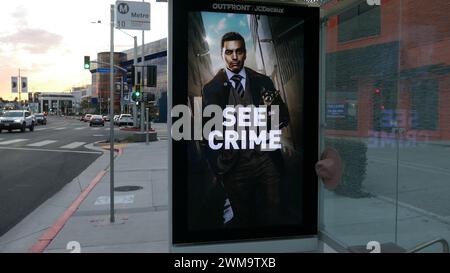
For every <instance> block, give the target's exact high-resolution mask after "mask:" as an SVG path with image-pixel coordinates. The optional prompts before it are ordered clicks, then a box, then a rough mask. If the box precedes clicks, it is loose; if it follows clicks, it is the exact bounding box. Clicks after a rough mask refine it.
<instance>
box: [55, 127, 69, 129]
mask: <svg viewBox="0 0 450 273" xmlns="http://www.w3.org/2000/svg"><path fill="white" fill-rule="evenodd" d="M66 128H67V127H59V128H55V130H64V129H66Z"/></svg>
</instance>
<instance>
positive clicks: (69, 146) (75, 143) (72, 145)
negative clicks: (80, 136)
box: [59, 142, 86, 149]
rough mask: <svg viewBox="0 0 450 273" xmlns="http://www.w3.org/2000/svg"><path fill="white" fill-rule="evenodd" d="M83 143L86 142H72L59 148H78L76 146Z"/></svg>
mask: <svg viewBox="0 0 450 273" xmlns="http://www.w3.org/2000/svg"><path fill="white" fill-rule="evenodd" d="M84 144H86V142H72V143H70V144H67V145H64V146H61V147H59V148H61V149H75V148H78V147H80V146H82V145H84Z"/></svg>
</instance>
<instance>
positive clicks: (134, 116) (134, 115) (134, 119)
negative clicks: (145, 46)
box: [133, 36, 138, 128]
mask: <svg viewBox="0 0 450 273" xmlns="http://www.w3.org/2000/svg"><path fill="white" fill-rule="evenodd" d="M133 38H134V61H133V65H134V68H135V71H136V65H137V58H138V57H137V54H138V52H137V36H134V37H133ZM134 82H135V84H136V83H137V73H134ZM133 88H134V86H133ZM133 123H134V124H133V125H134V128H137V127H138V123H137V107H136V103H133Z"/></svg>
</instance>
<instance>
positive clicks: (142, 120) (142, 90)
mask: <svg viewBox="0 0 450 273" xmlns="http://www.w3.org/2000/svg"><path fill="white" fill-rule="evenodd" d="M142 2H144V0H142ZM144 45H145V41H144V31H142V57H141V65H142V70H141V82H140V83H141V132H144V101H143V100H142V99H143V97H144V96H143V92H144V57H145V52H144Z"/></svg>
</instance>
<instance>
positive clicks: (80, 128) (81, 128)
mask: <svg viewBox="0 0 450 273" xmlns="http://www.w3.org/2000/svg"><path fill="white" fill-rule="evenodd" d="M84 128H86V127H77V128H73V129H74V130H83V129H84Z"/></svg>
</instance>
